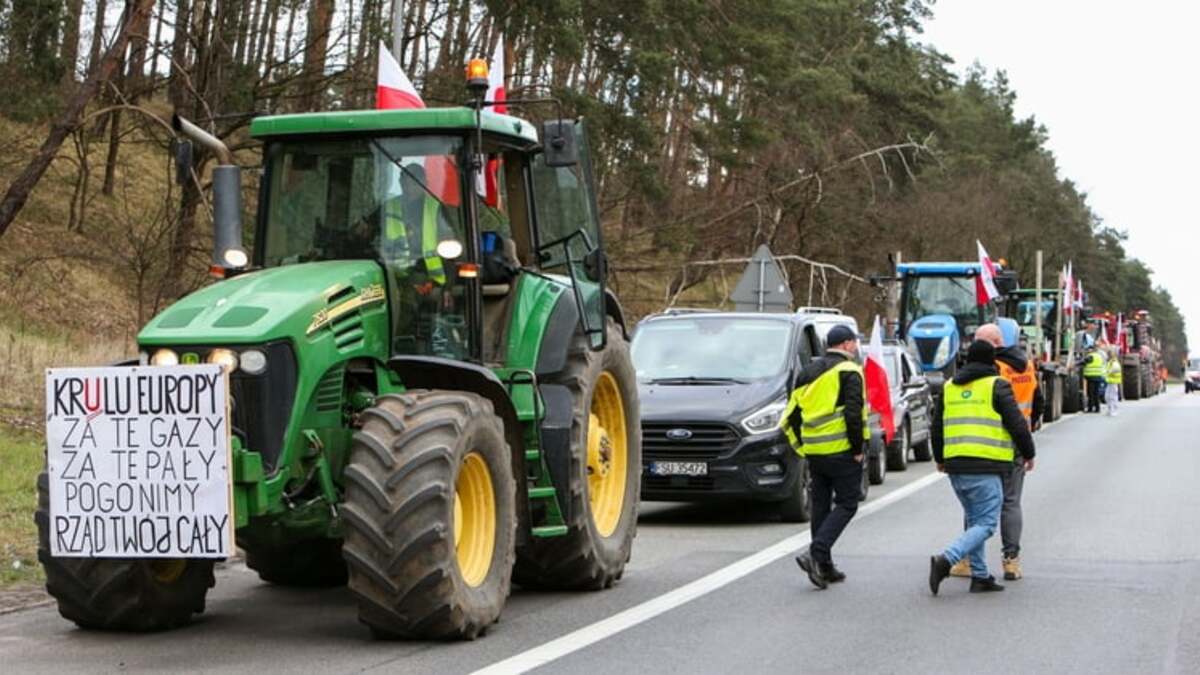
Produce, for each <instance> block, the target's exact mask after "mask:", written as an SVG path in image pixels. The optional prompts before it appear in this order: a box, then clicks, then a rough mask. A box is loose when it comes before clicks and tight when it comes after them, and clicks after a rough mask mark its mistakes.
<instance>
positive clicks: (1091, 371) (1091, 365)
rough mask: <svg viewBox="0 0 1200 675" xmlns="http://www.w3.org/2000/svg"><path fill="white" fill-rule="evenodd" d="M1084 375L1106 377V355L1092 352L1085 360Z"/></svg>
mask: <svg viewBox="0 0 1200 675" xmlns="http://www.w3.org/2000/svg"><path fill="white" fill-rule="evenodd" d="M1083 376H1084V377H1088V378H1098V377H1104V355H1103V354H1101V353H1100V352H1092V353H1091V354H1088V355H1087V359H1086V360H1085V361H1084V362H1083Z"/></svg>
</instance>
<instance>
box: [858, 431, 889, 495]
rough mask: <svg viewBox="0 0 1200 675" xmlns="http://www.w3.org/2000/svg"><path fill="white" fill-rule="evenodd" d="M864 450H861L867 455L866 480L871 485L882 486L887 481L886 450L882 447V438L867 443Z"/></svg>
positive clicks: (872, 439)
mask: <svg viewBox="0 0 1200 675" xmlns="http://www.w3.org/2000/svg"><path fill="white" fill-rule="evenodd" d="M867 446H868V447H866V448H864V449H863V451H864V452H866V453H867V459H866V462H867V472H866V473H867V480H869V481H870V483H871V485H883V482H884V481H885V480H887V471H888V466H887V448H886V447H884V446H883V439H882V438H879V439H877V438H874V437H872V438H871V440H869V441H867Z"/></svg>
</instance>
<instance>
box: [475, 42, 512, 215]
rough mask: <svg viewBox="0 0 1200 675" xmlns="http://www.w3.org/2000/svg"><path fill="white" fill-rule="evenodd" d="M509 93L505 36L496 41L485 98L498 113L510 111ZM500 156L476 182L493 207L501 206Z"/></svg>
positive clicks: (480, 193) (493, 159) (490, 163)
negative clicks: (505, 80)
mask: <svg viewBox="0 0 1200 675" xmlns="http://www.w3.org/2000/svg"><path fill="white" fill-rule="evenodd" d="M507 97H508V95H507V93H506V92H505V89H504V36H501V37H500V39H499V40H497V41H496V51H495V52H493V53H492V63H491V66H490V67H489V68H488V90H487V97H486V98H485V99H484V100H487V101H495V103H493V104H492V105H491V106H489V107H490V108H491V109H492V110H493V111H495V112H498V113H502V114H503V113H506V112H508V106H507V105H505V103H504V101H505V99H507ZM499 175H500V158H499V157H494V158H492V159H489V160H487V163H486V166H485V167H484V169H483V171H482V173H481V174H480V175H479V176H478V180H476V182H475V186H476V190H478V191H479V195H480V196H481V197H483V201H484V203H485V204H487V205H488V206H490V207H492V208H500V179H499Z"/></svg>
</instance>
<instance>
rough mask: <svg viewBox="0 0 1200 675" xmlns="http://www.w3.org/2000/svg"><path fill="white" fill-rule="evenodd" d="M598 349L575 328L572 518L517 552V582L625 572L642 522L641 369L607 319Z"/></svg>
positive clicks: (568, 376) (561, 584) (594, 580)
mask: <svg viewBox="0 0 1200 675" xmlns="http://www.w3.org/2000/svg"><path fill="white" fill-rule="evenodd" d="M607 330H608V343H607V345H606V346H605V348H604V349H603V350H601V351H598V352H595V351H592V350H591V349H590V348H589V345H588V342H587V338H586V337H584V336H583V335H582V334H577V335H576V336H575V340H574V343H573V344H572V346H571V350H570V353H569V354H568V355H567V365H566V367H565V368H564V369H563V372H561V373H559V374H557V375H555V376H551V377H547V378H546V381H547V382H552V383H556V384H562V385H565V386H566V387H567V388H568V389H570V390H571V394H572V400H573V401H574V406H575V409H574V414H573V419H572V423H571V467H570V494H569V496H568V498H569V499H570V500H571V519H570V522H568V523H567V533H566V534H565V535H563V536H561V537H554V538H547V539H540V538H534V539H533V540H532V541H530V542H529V544H528V545H526V546H523V547H522V548H521V550H520V551H518V554H517V566H516V568H515V570H514V578H515V580H516V582H517V583H518V584H520V585H522V586H525V587H530V588H553V589H581V590H583V589H592V590H594V589H601V588H608V587H610V586H612V585H613V584H614V583H616V581H617V580H618V579H620V578H621V575H622V574H623V573H624V572H625V563H626V562H628V561H629V555H630V551H631V549H632V547H633V537H634V534H635V532H636V529H637V511H638V500H639V485H640V483H641V471H642V430H641V427H640V425H639V424H638V419H639V415H638V393H637V376H636V375H635V373H634V369H633V361H632V360H631V359H630V357H629V344H628V343H627V342H626V341H625V338H624V336H623V335H622V334H621V331H620V329H618V328H617V327H616V325H615V324H614V323H612V322H611V321H610V322H609V323H608V327H607Z"/></svg>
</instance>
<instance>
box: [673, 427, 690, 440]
mask: <svg viewBox="0 0 1200 675" xmlns="http://www.w3.org/2000/svg"><path fill="white" fill-rule="evenodd" d="M691 437H692V432H691V430H690V429H671V430H669V431H668V432H667V438H669V439H671V440H673V441H686V440H687V439H689V438H691Z"/></svg>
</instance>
